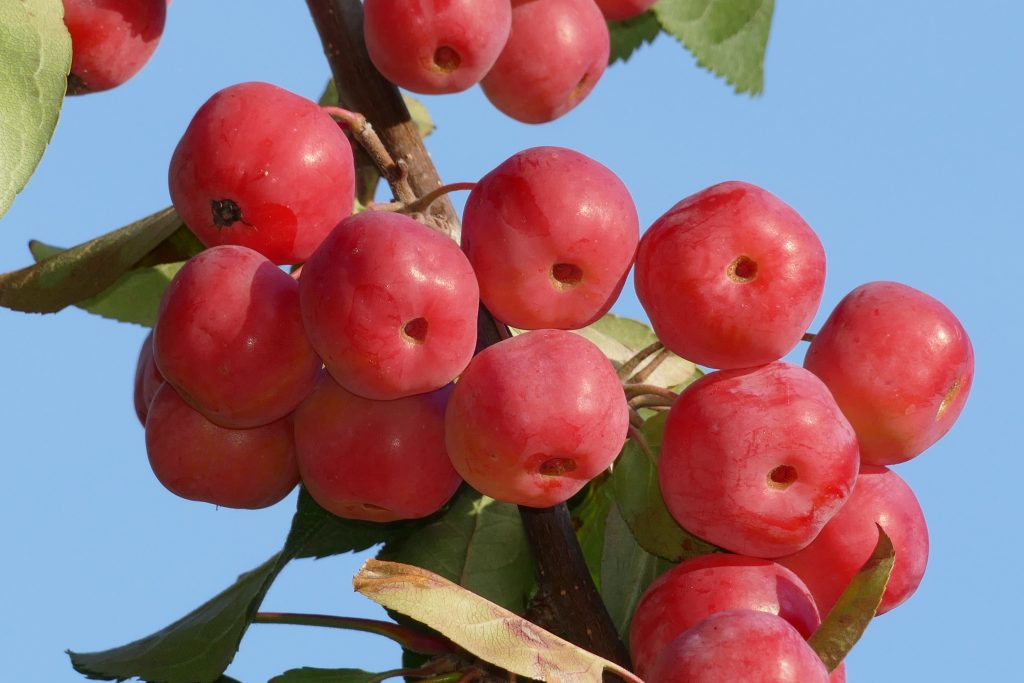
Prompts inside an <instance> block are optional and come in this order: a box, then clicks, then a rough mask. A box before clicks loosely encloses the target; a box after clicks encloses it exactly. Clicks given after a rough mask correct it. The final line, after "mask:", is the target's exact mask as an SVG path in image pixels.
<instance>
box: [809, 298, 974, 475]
mask: <svg viewBox="0 0 1024 683" xmlns="http://www.w3.org/2000/svg"><path fill="white" fill-rule="evenodd" d="M804 367H805V368H807V369H808V370H810V371H811V372H813V373H814V374H816V375H817V376H818V377H820V378H821V380H822V381H823V382H824V383H825V385H826V386H828V388H829V390H831V392H832V395H833V396H835V397H836V402H837V403H838V404H839V407H840V408H842V409H843V413H844V414H845V415H846V417H847V418H848V419H849V420H850V424H852V425H853V428H854V429H855V430H856V431H857V439H858V440H859V441H860V457H861V459H862V460H863V461H864V462H866V463H870V464H872V465H893V464H896V463H901V462H905V461H907V460H910V459H911V458H913V457H915V456H916V455H918V454H920V453H921V452H922V451H924V450H925V449H926V448H928V447H929V446H931V445H932V444H933V443H935V442H936V441H938V440H939V438H941V437H942V436H943V435H944V434H945V433H946V432H947V431H949V428H950V427H952V426H953V423H954V422H956V419H957V417H959V416H960V411H961V410H963V407H964V403H965V402H966V401H967V394H968V393H969V392H970V390H971V383H972V381H973V379H974V350H973V349H972V347H971V340H970V339H969V338H968V337H967V332H965V331H964V328H963V326H962V325H961V324H960V321H959V320H957V318H956V316H955V315H953V313H952V312H951V311H950V310H949V309H948V308H946V307H945V306H944V305H942V303H941V302H939V301H938V300H936V299H933V298H932V297H930V296H928V295H927V294H925V293H924V292H920V291H918V290H916V289H914V288H912V287H908V286H906V285H902V284H899V283H897V282H870V283H868V284H866V285H861V286H860V287H858V288H857V289H855V290H853V291H852V292H850V293H849V294H847V295H846V297H844V298H843V300H842V301H840V302H839V305H838V306H836V309H835V310H834V311H833V312H832V315H830V316H829V318H828V320H827V321H825V324H824V325H823V326H822V328H821V331H820V332H818V334H817V336H815V338H814V341H812V342H811V345H810V348H808V349H807V357H806V358H805V359H804Z"/></svg>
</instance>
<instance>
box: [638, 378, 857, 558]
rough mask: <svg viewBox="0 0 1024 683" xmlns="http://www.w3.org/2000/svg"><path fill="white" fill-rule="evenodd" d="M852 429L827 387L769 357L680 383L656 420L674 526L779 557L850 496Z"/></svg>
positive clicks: (738, 550) (854, 458) (792, 549)
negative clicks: (661, 428)
mask: <svg viewBox="0 0 1024 683" xmlns="http://www.w3.org/2000/svg"><path fill="white" fill-rule="evenodd" d="M859 462H860V460H859V456H858V452H857V437H856V435H855V434H854V432H853V428H852V427H850V423H849V422H847V420H846V418H845V417H843V414H842V412H841V411H840V410H839V407H838V406H837V405H836V403H835V401H834V400H833V399H832V396H831V395H830V394H829V392H828V389H827V388H826V387H825V385H824V384H822V383H821V381H820V380H819V379H818V378H817V377H815V376H814V375H812V374H811V373H809V372H807V371H806V370H804V369H803V368H801V367H799V366H796V365H791V364H789V363H782V362H776V363H771V364H769V365H764V366H761V367H757V368H748V369H743V370H723V371H720V372H714V373H711V374H708V375H705V376H704V377H702V378H700V379H699V380H697V381H696V382H694V383H693V384H691V385H690V386H688V387H687V388H686V389H685V390H684V391H683V393H682V394H681V395H680V397H679V399H678V400H676V402H675V404H674V405H673V406H672V408H671V410H670V411H669V415H668V419H667V420H666V422H665V435H664V441H663V443H662V453H661V459H660V461H659V463H658V480H659V482H660V484H661V491H662V494H663V496H664V498H665V504H666V505H667V506H668V509H669V511H670V512H671V513H672V516H673V517H674V518H675V520H676V521H677V522H678V523H679V524H680V526H682V527H683V528H685V529H687V530H689V531H690V532H691V533H693V534H696V535H697V536H700V537H701V538H703V539H705V540H707V541H709V542H711V543H713V544H715V545H717V546H720V547H722V548H725V549H727V550H731V551H733V552H735V553H740V554H742V555H752V556H754V557H767V558H772V557H779V556H782V555H788V554H790V553H794V552H796V551H797V550H799V549H800V548H803V547H804V546H806V545H807V544H808V543H810V542H811V541H812V540H813V539H814V537H815V536H816V535H817V534H818V531H819V530H820V529H821V528H822V527H823V526H824V525H825V523H826V522H828V520H829V519H831V517H832V516H833V515H834V514H836V512H837V511H838V510H839V509H840V507H842V505H843V503H844V502H846V500H847V498H848V497H849V496H850V491H851V490H852V489H853V485H854V482H855V480H856V478H857V471H858V466H859Z"/></svg>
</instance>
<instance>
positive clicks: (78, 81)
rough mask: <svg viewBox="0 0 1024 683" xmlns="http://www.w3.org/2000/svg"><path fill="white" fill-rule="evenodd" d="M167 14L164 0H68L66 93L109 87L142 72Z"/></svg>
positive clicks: (158, 39)
mask: <svg viewBox="0 0 1024 683" xmlns="http://www.w3.org/2000/svg"><path fill="white" fill-rule="evenodd" d="M166 18H167V3H166V0H64V25H65V26H67V28H68V33H70V34H71V73H69V74H68V94H69V95H84V94H86V93H91V92H99V91H101V90H109V89H110V88H114V87H116V86H118V85H121V84H122V83H124V82H125V81H127V80H128V79H129V78H131V77H132V76H134V75H135V74H136V73H138V72H139V70H140V69H142V67H143V66H145V64H146V62H148V61H149V58H150V57H152V56H153V52H154V51H155V50H156V46H157V45H158V44H159V43H160V37H161V36H162V35H163V33H164V22H165V21H166Z"/></svg>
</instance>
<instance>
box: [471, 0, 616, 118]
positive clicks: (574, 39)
mask: <svg viewBox="0 0 1024 683" xmlns="http://www.w3.org/2000/svg"><path fill="white" fill-rule="evenodd" d="M609 50H610V39H609V37H608V25H607V24H606V23H605V20H604V16H602V14H601V10H599V9H598V8H597V5H595V4H594V2H593V0H544V1H543V2H536V1H535V0H513V2H512V30H511V33H510V34H509V38H508V42H507V43H506V44H505V48H504V49H503V50H502V51H501V55H500V56H499V57H498V60H497V61H496V62H495V63H494V67H493V68H492V69H491V70H490V72H489V73H488V74H487V75H486V76H485V77H484V79H483V80H482V81H480V86H481V87H482V88H483V91H484V95H486V96H487V99H489V100H490V101H491V104H493V105H494V106H495V107H497V108H498V109H499V110H500V111H502V112H503V113H505V114H507V115H508V116H511V117H512V118H514V119H516V120H517V121H522V122H523V123H545V122H547V121H553V120H554V119H557V118H559V117H560V116H563V115H564V114H566V113H568V112H569V111H570V110H571V109H573V108H574V107H575V106H576V105H578V104H579V103H580V102H582V101H583V99H584V98H586V96H587V95H589V94H590V91H591V90H593V89H594V86H595V85H596V84H597V81H598V79H600V78H601V75H602V74H604V70H605V67H606V66H607V65H608V54H609Z"/></svg>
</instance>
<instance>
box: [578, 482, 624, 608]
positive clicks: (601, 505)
mask: <svg viewBox="0 0 1024 683" xmlns="http://www.w3.org/2000/svg"><path fill="white" fill-rule="evenodd" d="M606 477H607V475H601V477H600V478H598V479H595V480H593V481H591V482H590V484H588V485H587V488H586V495H585V497H584V498H583V501H582V502H581V503H580V504H579V505H577V506H576V507H575V508H574V509H573V510H572V522H573V527H574V528H575V529H576V540H577V541H579V544H580V550H582V551H583V559H584V561H586V563H587V568H588V569H590V576H591V578H592V579H593V580H594V585H595V586H596V587H597V589H598V590H599V591H600V590H601V555H602V554H603V552H604V530H605V524H606V522H607V520H608V513H609V512H610V511H611V509H612V506H614V502H613V501H612V495H611V486H609V485H608V482H607V478H606Z"/></svg>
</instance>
